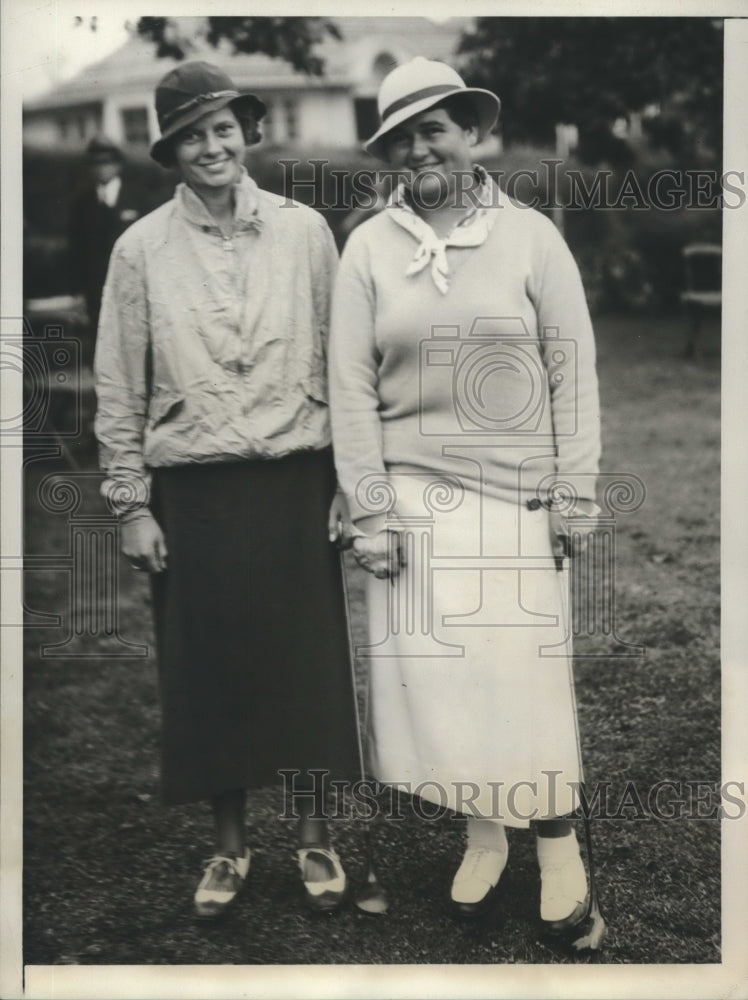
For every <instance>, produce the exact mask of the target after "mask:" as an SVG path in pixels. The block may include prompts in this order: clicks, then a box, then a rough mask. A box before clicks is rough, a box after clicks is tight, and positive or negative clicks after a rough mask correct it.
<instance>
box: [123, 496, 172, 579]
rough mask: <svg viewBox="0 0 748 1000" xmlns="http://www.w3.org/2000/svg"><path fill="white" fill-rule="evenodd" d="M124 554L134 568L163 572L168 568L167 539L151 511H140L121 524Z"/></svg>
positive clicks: (150, 571)
mask: <svg viewBox="0 0 748 1000" xmlns="http://www.w3.org/2000/svg"><path fill="white" fill-rule="evenodd" d="M120 538H121V543H122V554H123V555H124V557H125V558H126V559H127V560H129V563H130V565H131V566H132V568H133V569H140V570H145V571H146V572H148V573H162V572H163V571H164V570H165V569H166V556H167V552H166V539H165V538H164V533H163V531H162V530H161V528H160V527H159V525H158V522H157V521H156V519H155V517H154V516H153V514H151V512H150V511H144V512H143V513H141V512H138V515H137V516H136V517H133V518H132V519H131V520H128V521H123V522H122V523H121V524H120Z"/></svg>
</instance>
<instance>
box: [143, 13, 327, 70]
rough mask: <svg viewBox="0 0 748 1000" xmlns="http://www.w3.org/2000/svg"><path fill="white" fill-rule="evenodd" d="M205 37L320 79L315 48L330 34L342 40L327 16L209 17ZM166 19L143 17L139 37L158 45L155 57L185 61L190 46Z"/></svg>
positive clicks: (209, 40) (319, 68) (215, 44)
mask: <svg viewBox="0 0 748 1000" xmlns="http://www.w3.org/2000/svg"><path fill="white" fill-rule="evenodd" d="M205 21H206V23H207V30H206V33H205V38H206V40H207V41H208V42H210V44H211V45H213V46H217V45H219V44H220V43H221V42H223V41H228V42H229V43H230V44H231V45H232V46H233V49H234V51H235V52H245V53H254V52H262V53H264V54H265V55H268V56H276V57H278V58H280V59H285V60H287V62H289V63H290V64H291V65H292V66H293V67H294V69H297V70H301V71H303V72H305V73H310V74H313V75H315V76H319V75H320V74H321V73H322V72H323V70H324V64H323V61H322V59H320V57H319V56H318V55H316V54H315V53H314V51H313V47H314V46H315V45H316V44H317V43H318V42H321V41H323V40H324V39H325V38H326V37H327V36H328V35H329V36H332V37H333V38H340V37H341V36H340V32H339V30H338V28H337V27H336V25H335V24H334V23H333V22H332V21H331V20H329V19H328V18H324V17H206V18H205ZM171 26H172V22H171V19H170V18H167V17H141V18H140V19H139V20H138V25H137V30H138V34H140V35H142V36H143V37H144V38H148V39H149V40H150V41H152V42H154V43H155V44H156V55H157V56H159V57H164V56H170V57H172V58H174V59H184V57H185V55H187V54H188V45H187V43H186V41H185V40H183V39H181V38H179V36H178V34H177V33H176V32H173V31H172V30H171Z"/></svg>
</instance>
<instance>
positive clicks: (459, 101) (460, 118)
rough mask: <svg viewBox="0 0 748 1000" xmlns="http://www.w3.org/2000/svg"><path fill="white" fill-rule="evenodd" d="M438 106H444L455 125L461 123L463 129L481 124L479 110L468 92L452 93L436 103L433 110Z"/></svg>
mask: <svg viewBox="0 0 748 1000" xmlns="http://www.w3.org/2000/svg"><path fill="white" fill-rule="evenodd" d="M436 108H443V110H444V111H446V112H447V114H448V115H449V117H450V118H451V119H452V121H453V122H454V123H455V125H459V127H460V128H461V129H463V130H467V129H469V128H474V129H477V128H478V126H479V124H480V120H479V118H478V112H477V111H476V110H475V105H474V104H473V102H472V100H471V98H470V96H469V95H468V94H450V96H449V97H445V98H444V100H443V101H440V102H439V103H438V104H435V105H434V107H433V109H432V110H436Z"/></svg>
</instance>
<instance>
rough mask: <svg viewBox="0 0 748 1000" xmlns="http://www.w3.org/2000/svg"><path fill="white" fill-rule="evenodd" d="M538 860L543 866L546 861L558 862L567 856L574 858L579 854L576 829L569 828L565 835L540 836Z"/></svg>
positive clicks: (538, 839) (538, 840)
mask: <svg viewBox="0 0 748 1000" xmlns="http://www.w3.org/2000/svg"><path fill="white" fill-rule="evenodd" d="M537 845H538V861H539V863H540V866H541V868H542V867H543V863H544V862H545V861H551V862H553V864H557V863H559V862H561V861H564V860H565V859H566V858H573V857H576V856H578V854H579V844H578V843H577V835H576V834H575V833H574V830H569V832H568V833H566V834H564V836H563V837H538V838H537Z"/></svg>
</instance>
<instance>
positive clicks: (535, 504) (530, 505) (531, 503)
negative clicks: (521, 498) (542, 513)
mask: <svg viewBox="0 0 748 1000" xmlns="http://www.w3.org/2000/svg"><path fill="white" fill-rule="evenodd" d="M542 506H543V505H542V504H541V502H540V500H538V498H537V497H533V498H532V500H528V501H527V509H528V510H540V508H541V507H542Z"/></svg>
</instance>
